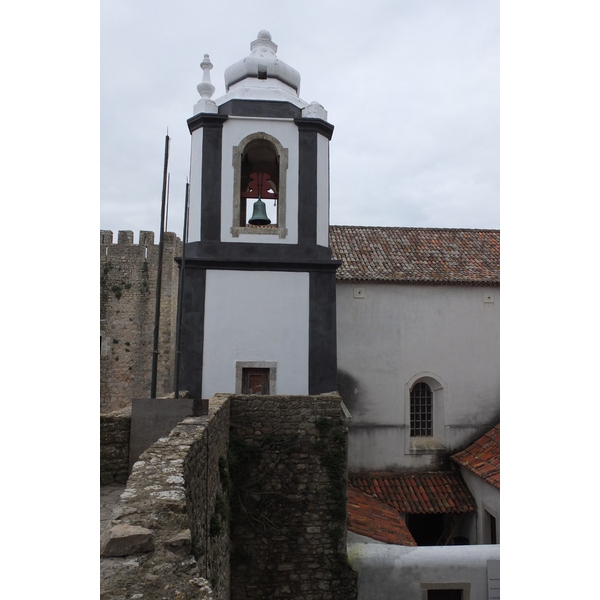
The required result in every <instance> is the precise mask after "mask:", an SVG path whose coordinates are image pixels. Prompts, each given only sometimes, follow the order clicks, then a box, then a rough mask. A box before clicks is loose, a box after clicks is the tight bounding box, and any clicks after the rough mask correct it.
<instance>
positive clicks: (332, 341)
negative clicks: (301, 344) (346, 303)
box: [308, 272, 337, 394]
mask: <svg viewBox="0 0 600 600" xmlns="http://www.w3.org/2000/svg"><path fill="white" fill-rule="evenodd" d="M309 282H310V283H309V311H310V312H309V321H308V323H309V324H308V393H309V394H324V393H326V392H333V391H335V390H336V389H337V333H336V300H335V273H318V272H311V273H310V274H309Z"/></svg>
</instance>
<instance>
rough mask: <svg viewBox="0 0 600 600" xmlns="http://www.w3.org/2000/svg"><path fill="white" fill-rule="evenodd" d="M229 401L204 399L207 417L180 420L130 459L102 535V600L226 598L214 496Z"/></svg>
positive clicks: (225, 551)
mask: <svg viewBox="0 0 600 600" xmlns="http://www.w3.org/2000/svg"><path fill="white" fill-rule="evenodd" d="M229 406H230V401H229V398H228V396H216V397H214V398H212V399H211V401H210V405H209V414H208V415H207V416H203V417H189V418H186V419H184V420H183V421H182V422H181V423H180V424H179V425H177V427H175V428H174V429H173V430H172V431H171V433H170V434H169V435H168V436H167V437H164V438H161V439H160V440H158V442H156V443H155V444H153V445H152V446H151V447H150V448H149V449H148V450H146V451H145V452H144V453H143V454H142V455H141V457H140V460H139V461H138V462H136V463H135V465H134V467H133V470H132V473H131V476H130V477H129V480H128V481H127V486H126V488H125V491H124V493H123V494H122V495H121V499H120V501H119V504H118V506H117V508H116V509H115V510H114V512H113V515H112V516H113V518H112V521H111V523H110V525H109V527H108V528H107V529H106V531H105V533H104V534H103V536H102V541H101V542H102V544H101V554H102V559H101V596H100V597H101V599H102V600H109V599H110V600H126V599H127V600H128V599H129V598H132V597H133V598H137V597H140V598H142V595H143V598H144V599H147V600H162V599H163V598H177V599H178V600H184V599H188V598H189V599H191V598H194V599H196V600H204V599H207V598H214V599H215V600H226V599H228V598H229V564H228V563H229V543H230V542H229V527H228V519H227V515H226V514H224V513H223V508H222V506H220V505H219V500H218V498H219V494H220V495H221V497H223V492H222V490H223V485H222V483H221V480H222V478H223V476H224V465H225V461H226V459H225V457H226V453H227V445H228V440H229ZM209 582H210V583H209ZM211 584H212V585H211ZM136 594H139V596H138V595H136Z"/></svg>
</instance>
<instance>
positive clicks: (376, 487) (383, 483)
mask: <svg viewBox="0 0 600 600" xmlns="http://www.w3.org/2000/svg"><path fill="white" fill-rule="evenodd" d="M348 483H349V484H350V486H354V487H355V488H357V489H358V490H360V491H361V492H364V493H365V494H368V495H369V496H374V497H376V498H377V499H379V500H380V501H382V502H385V503H387V504H389V505H390V506H391V507H392V508H395V509H396V510H397V511H398V512H400V513H407V514H437V513H468V512H474V511H475V501H474V500H473V496H472V495H471V492H470V491H469V488H468V487H467V486H466V484H465V482H464V481H463V480H462V478H461V477H460V475H459V474H458V473H454V472H451V471H439V472H426V473H423V472H421V473H393V472H368V473H350V474H349V476H348Z"/></svg>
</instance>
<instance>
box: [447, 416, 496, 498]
mask: <svg viewBox="0 0 600 600" xmlns="http://www.w3.org/2000/svg"><path fill="white" fill-rule="evenodd" d="M451 459H452V460H453V461H454V462H455V463H457V464H459V465H460V466H461V467H463V468H465V469H467V470H468V471H471V473H474V474H475V475H477V476H478V477H481V479H483V480H484V481H487V482H488V483H489V484H491V485H493V486H494V487H496V488H498V489H500V423H498V425H496V426H495V427H493V428H492V429H490V430H489V431H488V432H487V433H485V434H484V435H482V436H481V437H480V438H479V439H478V440H476V441H475V442H473V443H472V444H471V445H470V446H468V447H467V448H465V449H464V450H463V451H461V452H457V453H456V454H454V455H453V456H452V457H451Z"/></svg>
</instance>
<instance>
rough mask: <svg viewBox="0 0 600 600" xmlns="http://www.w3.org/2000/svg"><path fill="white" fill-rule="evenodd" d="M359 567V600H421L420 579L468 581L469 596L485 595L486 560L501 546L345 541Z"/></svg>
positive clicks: (495, 556)
mask: <svg viewBox="0 0 600 600" xmlns="http://www.w3.org/2000/svg"><path fill="white" fill-rule="evenodd" d="M348 560H349V562H350V565H351V566H352V568H353V569H354V570H355V571H358V600H422V599H423V594H422V587H421V584H422V583H470V596H469V597H470V599H471V600H486V599H487V598H488V583H487V582H488V574H487V561H488V560H500V546H497V545H494V546H490V545H486V546H445V547H441V546H429V547H427V546H422V547H418V546H417V547H407V546H394V545H389V544H358V543H352V544H348Z"/></svg>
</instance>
